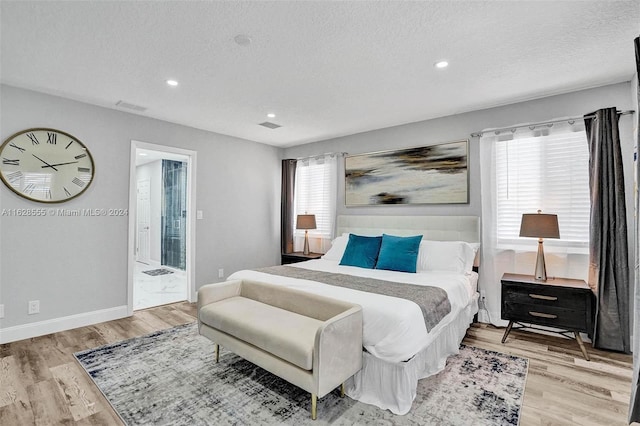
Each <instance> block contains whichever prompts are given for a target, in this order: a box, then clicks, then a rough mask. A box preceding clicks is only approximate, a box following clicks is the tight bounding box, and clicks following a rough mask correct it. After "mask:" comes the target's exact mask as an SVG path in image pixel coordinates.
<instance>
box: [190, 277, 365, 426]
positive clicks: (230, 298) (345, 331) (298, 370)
mask: <svg viewBox="0 0 640 426" xmlns="http://www.w3.org/2000/svg"><path fill="white" fill-rule="evenodd" d="M198 331H199V333H200V334H201V335H203V336H205V337H207V338H209V339H210V340H212V341H213V342H214V343H215V351H216V362H218V359H219V354H220V345H222V346H224V347H226V348H228V349H230V350H231V351H233V352H234V353H236V354H237V355H239V356H241V357H242V358H244V359H246V360H247V361H251V362H252V363H254V364H256V365H258V366H260V367H262V368H264V369H265V370H268V371H270V372H271V373H273V374H275V375H277V376H279V377H281V378H283V379H285V380H287V381H288V382H290V383H292V384H294V385H296V386H298V387H300V388H302V389H304V390H306V391H307V392H310V393H311V418H312V419H314V420H315V419H316V417H317V409H316V406H317V398H322V397H323V396H325V395H326V394H328V393H329V392H331V391H332V390H333V389H335V388H336V387H338V386H341V396H344V382H345V380H346V379H348V378H349V377H351V376H352V375H354V374H355V373H356V372H358V371H359V370H360V369H361V368H362V308H361V307H360V306H359V305H354V304H352V303H347V302H343V301H340V300H335V299H330V298H328V297H323V296H319V295H315V294H311V293H306V292H303V291H299V290H294V289H290V288H287V287H284V286H278V285H272V284H266V283H261V282H256V281H250V280H234V281H226V282H221V283H217V284H208V285H205V286H202V287H201V288H200V290H198Z"/></svg>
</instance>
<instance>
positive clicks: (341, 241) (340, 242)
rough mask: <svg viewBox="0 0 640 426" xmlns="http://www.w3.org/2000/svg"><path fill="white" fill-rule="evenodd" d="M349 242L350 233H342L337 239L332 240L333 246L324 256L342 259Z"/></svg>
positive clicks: (329, 258) (324, 257) (330, 258)
mask: <svg viewBox="0 0 640 426" xmlns="http://www.w3.org/2000/svg"><path fill="white" fill-rule="evenodd" d="M348 242H349V234H346V233H345V234H342V235H341V236H339V237H338V238H336V239H335V240H333V241H331V248H330V249H329V251H328V252H326V253H325V254H324V256H322V258H323V259H325V260H338V261H340V260H342V255H343V254H344V250H345V249H346V248H347V243H348Z"/></svg>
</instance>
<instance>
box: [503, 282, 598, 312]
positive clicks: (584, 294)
mask: <svg viewBox="0 0 640 426" xmlns="http://www.w3.org/2000/svg"><path fill="white" fill-rule="evenodd" d="M502 300H503V301H504V302H506V303H510V304H526V305H540V306H550V307H561V308H564V309H570V310H576V311H583V312H584V311H585V310H586V309H587V306H588V303H589V302H590V294H589V292H588V291H575V290H574V289H571V290H565V289H560V288H544V287H543V286H537V287H534V286H526V285H525V286H523V285H522V284H515V283H514V284H512V283H504V284H503V288H502Z"/></svg>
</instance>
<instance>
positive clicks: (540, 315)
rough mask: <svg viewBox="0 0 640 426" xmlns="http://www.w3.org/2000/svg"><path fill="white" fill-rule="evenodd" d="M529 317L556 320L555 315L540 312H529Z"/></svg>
mask: <svg viewBox="0 0 640 426" xmlns="http://www.w3.org/2000/svg"><path fill="white" fill-rule="evenodd" d="M529 315H531V316H532V317H540V318H551V319H555V318H558V316H557V315H553V314H543V313H542V312H531V311H529Z"/></svg>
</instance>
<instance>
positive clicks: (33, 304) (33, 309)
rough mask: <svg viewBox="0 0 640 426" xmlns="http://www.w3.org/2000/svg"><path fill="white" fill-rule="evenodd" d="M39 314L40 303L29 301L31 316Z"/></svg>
mask: <svg viewBox="0 0 640 426" xmlns="http://www.w3.org/2000/svg"><path fill="white" fill-rule="evenodd" d="M39 313H40V301H39V300H29V315H33V314H39Z"/></svg>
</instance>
